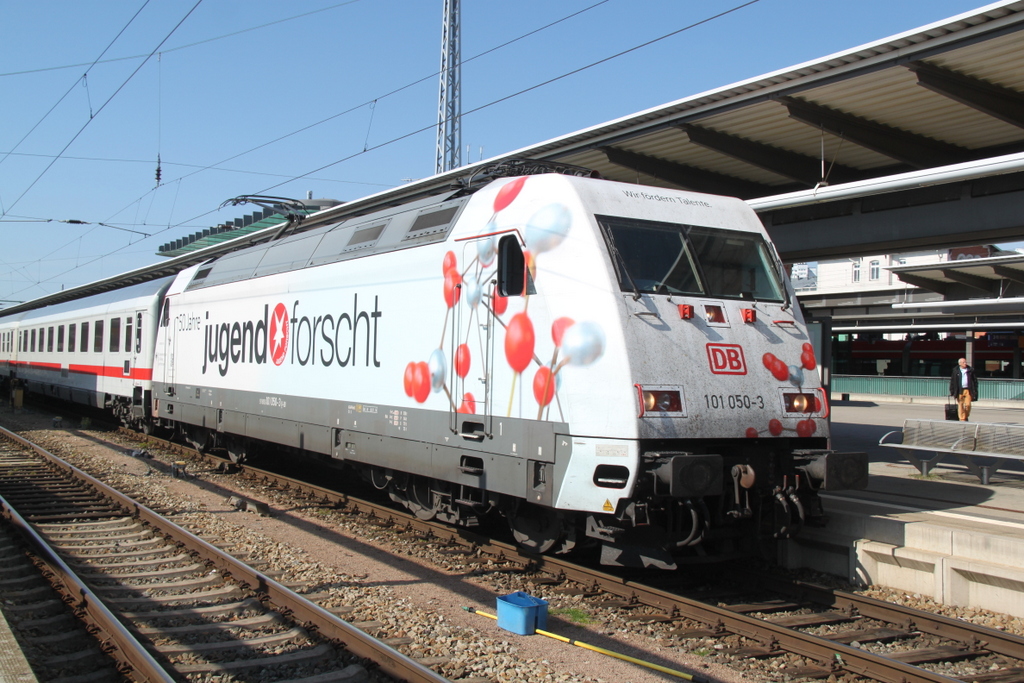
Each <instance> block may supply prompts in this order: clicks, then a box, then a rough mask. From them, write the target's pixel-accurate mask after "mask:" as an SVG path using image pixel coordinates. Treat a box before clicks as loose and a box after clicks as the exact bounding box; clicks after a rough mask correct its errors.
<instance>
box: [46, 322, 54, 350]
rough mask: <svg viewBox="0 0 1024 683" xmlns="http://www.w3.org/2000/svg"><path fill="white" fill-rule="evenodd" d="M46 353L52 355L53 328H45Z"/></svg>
mask: <svg viewBox="0 0 1024 683" xmlns="http://www.w3.org/2000/svg"><path fill="white" fill-rule="evenodd" d="M46 352H47V353H53V327H48V328H46Z"/></svg>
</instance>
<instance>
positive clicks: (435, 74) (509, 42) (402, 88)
mask: <svg viewBox="0 0 1024 683" xmlns="http://www.w3.org/2000/svg"><path fill="white" fill-rule="evenodd" d="M610 1H611V0H600V1H599V2H595V3H593V4H591V5H588V6H587V7H584V8H583V9H581V10H578V11H576V12H573V13H571V14H567V15H565V16H564V17H562V18H560V19H556V20H555V21H552V22H550V23H547V24H545V25H543V26H540V27H538V28H535V29H533V30H532V31H528V32H527V33H524V34H522V35H520V36H517V37H515V38H512V39H511V40H507V41H505V42H504V43H500V44H498V45H495V46H494V47H491V48H489V49H487V50H484V51H483V52H480V53H478V54H475V55H473V56H472V57H469V58H468V59H464V60H462V63H463V64H467V63H469V62H472V61H473V60H476V59H480V58H481V57H484V56H486V55H489V54H491V53H492V52H495V51H497V50H500V49H502V48H505V47H508V46H509V45H512V44H514V43H517V42H519V41H521V40H524V39H526V38H529V37H530V36H532V35H534V34H537V33H540V32H541V31H545V30H547V29H549V28H551V27H553V26H557V25H558V24H561V23H562V22H565V21H568V20H569V19H572V18H574V17H577V16H579V15H581V14H583V13H584V12H589V11H590V10H592V9H594V8H596V7H600V6H601V5H604V4H606V3H608V2H610ZM755 1H756V0H755ZM440 74H441V72H440V71H435V72H433V73H432V74H430V75H428V76H423V77H422V78H418V79H416V80H415V81H412V82H410V83H406V84H405V85H403V86H400V87H398V88H395V89H394V90H391V91H390V92H387V93H385V94H383V95H378V96H377V97H374V98H373V99H372V100H366V101H364V102H361V103H359V104H357V105H353V106H351V107H349V108H348V109H345V110H344V111H340V112H338V113H337V114H332V115H331V116H328V117H327V118H325V119H320V120H319V121H316V122H315V123H311V124H309V125H306V126H303V127H302V128H298V129H296V130H293V131H292V132H290V133H286V134H284V135H282V136H280V137H276V138H274V139H273V140H268V141H267V142H264V143H262V144H259V145H257V146H255V147H251V148H250V149H247V150H245V151H244V152H239V153H238V154H235V155H233V156H230V157H228V158H226V159H222V160H221V161H218V162H216V163H214V164H210V165H209V166H204V167H203V168H200V169H198V170H196V171H193V172H192V173H188V174H186V175H183V176H181V177H180V178H179V179H185V178H188V177H190V176H193V175H196V174H197V173H201V172H203V171H206V170H209V169H212V168H216V167H217V166H219V165H220V164H226V163H227V162H229V161H233V160H235V159H237V158H238V157H241V156H245V155H246V154H251V153H252V152H255V151H258V150H260V149H263V148H264V147H268V146H270V145H273V144H274V143H277V142H281V141H282V140H286V139H288V138H290V137H292V136H295V135H298V134H299V133H304V132H306V131H307V130H310V129H312V128H316V127H317V126H320V125H323V124H325V123H327V122H329V121H333V120H334V119H337V118H340V117H342V116H345V115H346V114H351V113H352V112H354V111H358V110H359V109H362V108H363V107H368V106H373V107H376V104H377V103H378V102H379V101H380V100H383V99H386V98H388V97H391V96H392V95H397V94H398V93H400V92H403V91H405V90H408V89H409V88H412V87H414V86H417V85H419V84H420V83H424V82H426V81H430V80H433V79H435V78H437V77H438V76H439V75H440ZM432 125H436V123H435V124H432ZM370 149H373V148H370ZM303 177H305V176H303Z"/></svg>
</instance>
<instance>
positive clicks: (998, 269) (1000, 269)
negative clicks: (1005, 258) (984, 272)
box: [989, 265, 1024, 284]
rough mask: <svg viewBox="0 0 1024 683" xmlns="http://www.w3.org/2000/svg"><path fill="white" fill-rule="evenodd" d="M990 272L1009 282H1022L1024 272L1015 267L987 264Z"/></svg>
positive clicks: (1023, 282)
mask: <svg viewBox="0 0 1024 683" xmlns="http://www.w3.org/2000/svg"><path fill="white" fill-rule="evenodd" d="M989 267H990V268H991V269H992V272H993V273H995V274H996V275H998V276H999V277H1001V278H1003V279H1004V280H1009V281H1011V282H1017V283H1020V284H1024V272H1022V271H1019V270H1017V269H1016V268H1007V267H1006V266H995V265H993V266H989Z"/></svg>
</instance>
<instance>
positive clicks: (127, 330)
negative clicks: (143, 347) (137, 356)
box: [124, 317, 132, 353]
mask: <svg viewBox="0 0 1024 683" xmlns="http://www.w3.org/2000/svg"><path fill="white" fill-rule="evenodd" d="M124 352H125V353H131V352H132V319H131V317H128V318H125V319H124Z"/></svg>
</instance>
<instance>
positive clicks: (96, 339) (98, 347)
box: [92, 320, 103, 353]
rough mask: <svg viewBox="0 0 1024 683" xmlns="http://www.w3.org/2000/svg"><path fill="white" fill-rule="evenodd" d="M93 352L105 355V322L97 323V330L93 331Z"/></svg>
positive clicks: (98, 321)
mask: <svg viewBox="0 0 1024 683" xmlns="http://www.w3.org/2000/svg"><path fill="white" fill-rule="evenodd" d="M92 339H93V340H92V350H93V352H94V353H103V321H102V320H97V321H96V329H95V330H94V331H93V338H92Z"/></svg>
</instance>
